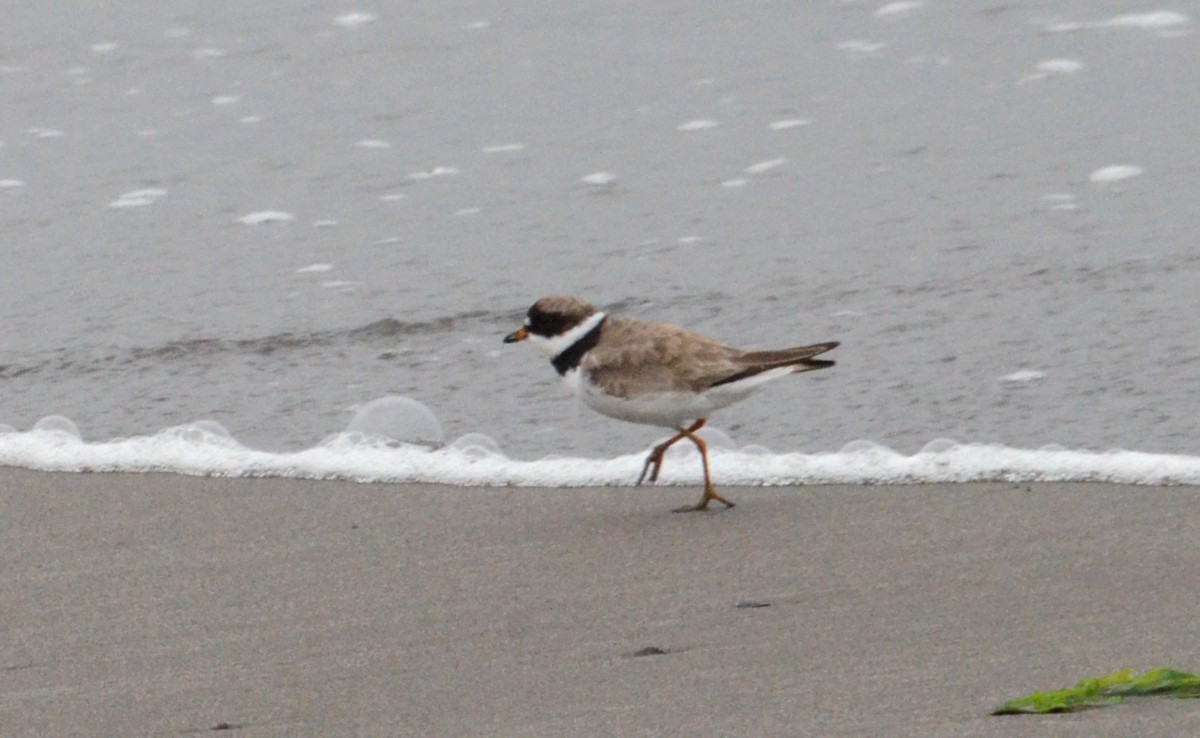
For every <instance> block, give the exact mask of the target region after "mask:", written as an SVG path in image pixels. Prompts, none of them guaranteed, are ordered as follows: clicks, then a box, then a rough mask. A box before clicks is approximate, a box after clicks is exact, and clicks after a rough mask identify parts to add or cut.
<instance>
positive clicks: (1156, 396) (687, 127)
mask: <svg viewBox="0 0 1200 738" xmlns="http://www.w3.org/2000/svg"><path fill="white" fill-rule="evenodd" d="M1187 10H1188V8H1187V7H1185V6H1184V5H1183V4H1176V5H1174V6H1172V5H1167V6H1147V7H1146V8H1145V9H1142V10H1138V9H1134V10H1131V9H1130V8H1129V6H1128V4H1127V3H1115V2H1087V3H1084V2H1070V1H1067V0H1063V1H1061V2H1047V3H1034V4H1028V5H1020V6H1003V5H997V6H987V7H983V6H979V5H978V4H958V3H934V2H928V3H901V4H897V3H891V4H885V3H883V2H878V3H863V2H838V3H822V4H819V6H814V7H809V6H807V5H804V6H802V7H793V6H789V5H787V4H784V5H778V4H755V5H750V6H746V5H744V4H741V5H736V6H734V5H729V4H722V3H711V4H707V5H703V6H701V7H696V6H695V5H694V4H686V5H684V4H662V3H657V4H650V5H648V6H645V7H643V6H640V5H639V6H636V7H635V6H611V5H609V4H604V3H589V4H584V5H582V6H581V5H578V4H575V5H573V6H572V7H571V8H563V7H561V6H560V5H559V4H555V3H549V2H546V3H532V4H528V3H527V4H524V5H523V6H522V7H521V8H513V9H508V10H505V11H504V12H503V13H501V12H500V11H498V10H496V8H494V7H492V6H488V5H483V4H479V5H476V4H472V3H452V4H448V5H447V4H437V5H435V6H429V7H428V8H407V7H406V8H404V9H398V8H397V9H390V8H384V7H379V8H374V9H372V8H363V9H360V11H358V13H357V14H350V11H349V10H347V9H346V8H344V7H342V6H330V5H321V4H313V3H272V4H270V5H269V6H268V5H254V6H253V7H248V8H247V10H246V12H245V13H244V14H242V15H239V14H234V13H229V12H225V11H222V10H220V9H217V8H200V9H194V10H192V11H190V12H183V11H180V10H177V9H171V8H168V7H165V6H163V5H162V4H161V3H148V2H145V3H134V4H131V5H130V6H129V7H128V9H127V11H128V12H125V13H123V14H122V15H121V16H120V17H119V18H118V17H116V16H115V15H114V14H106V13H100V12H99V11H97V12H96V13H95V14H94V15H93V14H92V13H91V12H90V11H87V10H83V11H80V10H79V9H78V8H75V6H72V10H71V12H70V13H66V12H55V11H54V10H53V7H52V6H47V5H45V4H31V5H29V6H27V7H21V8H17V9H12V10H10V11H8V15H9V17H8V18H7V19H6V21H7V22H6V23H5V24H4V29H3V30H0V34H2V36H0V39H2V40H3V45H2V47H3V48H4V56H3V57H0V87H2V89H3V90H4V99H5V103H4V105H0V142H2V144H3V145H2V146H0V184H2V186H0V234H3V238H4V242H5V244H6V248H5V249H3V251H2V253H0V275H3V276H2V277H0V279H2V280H3V285H2V287H3V288H2V289H0V315H3V316H4V330H3V332H2V333H0V423H6V424H8V425H11V426H14V427H16V428H18V429H26V428H29V427H31V426H32V425H33V424H34V423H35V422H36V421H38V420H39V419H40V418H42V417H44V416H47V415H52V414H61V415H64V416H67V417H69V418H70V419H72V420H73V421H74V422H75V423H76V424H77V425H78V427H79V428H80V430H81V433H82V435H83V437H84V438H85V439H87V440H89V441H96V442H102V441H105V440H107V439H111V438H113V437H126V436H140V435H149V434H153V433H155V432H157V431H158V430H160V429H162V428H165V427H168V426H176V425H179V424H183V423H188V422H191V421H196V420H200V419H211V420H215V421H217V422H219V423H221V424H222V425H223V426H224V427H226V428H228V430H229V432H230V434H231V435H232V436H233V437H234V438H236V439H237V440H238V441H240V442H241V443H243V444H246V445H247V446H251V447H254V448H259V449H266V450H271V451H287V450H300V449H304V448H308V447H311V446H313V445H314V444H317V443H318V442H319V441H320V440H321V439H323V438H325V437H327V436H329V435H330V434H334V433H337V432H340V431H342V430H344V429H345V428H346V427H347V425H348V424H349V422H350V420H351V419H352V417H353V415H354V412H355V410H356V409H357V408H358V407H360V406H361V405H363V404H365V403H367V402H368V401H371V400H373V399H376V398H379V397H383V396H387V395H407V396H410V397H413V398H416V399H418V400H420V401H421V402H423V403H425V404H426V405H427V406H428V407H430V408H431V409H432V410H433V412H434V413H435V414H436V415H437V417H438V418H439V419H440V421H441V423H442V425H443V426H444V428H445V431H446V436H447V438H448V439H453V438H455V437H457V436H459V435H462V434H464V433H467V432H471V431H477V432H481V433H484V434H487V435H488V436H490V437H491V438H493V439H495V440H496V442H497V443H498V445H499V447H500V448H501V449H502V450H503V451H504V452H505V453H506V454H508V455H509V456H511V457H513V458H521V459H534V458H539V457H541V456H543V455H546V454H559V455H572V456H588V457H600V458H605V459H612V458H615V457H618V456H621V455H623V454H632V453H634V452H636V451H637V450H639V449H642V448H644V447H645V446H646V445H648V444H649V443H650V442H651V441H653V440H654V439H655V438H657V437H660V436H661V435H662V433H661V432H660V431H658V430H656V429H652V428H643V427H638V426H632V425H626V424H622V423H619V422H617V421H613V420H609V419H607V418H602V417H599V416H596V415H593V414H591V413H590V412H589V411H587V410H586V409H583V408H582V407H580V406H578V405H577V404H576V403H575V401H574V400H573V399H571V398H570V397H568V396H567V395H566V393H565V391H564V390H563V389H562V388H561V387H560V386H559V383H558V380H557V378H556V376H555V375H554V372H553V370H552V369H551V368H550V367H549V366H548V365H547V363H546V361H545V359H544V357H541V356H540V355H536V354H535V352H533V351H527V350H524V349H526V348H527V347H524V346H518V347H512V346H508V347H504V346H502V345H501V343H500V338H501V337H502V336H503V335H504V334H505V333H507V332H508V331H510V330H512V329H513V328H514V327H515V326H516V325H517V324H518V322H519V320H520V316H521V315H522V313H523V312H524V310H525V309H526V308H527V307H528V305H529V304H530V303H531V302H532V301H533V300H534V299H536V298H537V297H540V296H542V295H544V294H552V293H569V294H578V295H581V296H585V297H588V298H590V299H592V300H594V301H596V302H597V303H599V304H602V305H604V306H606V307H608V308H610V309H611V310H613V311H614V312H621V313H626V314H630V315H635V316H638V317H643V318H647V319H652V320H662V321H667V322H672V323H676V324H680V325H684V326H687V327H689V328H692V329H695V330H699V331H702V332H705V333H708V334H711V335H714V336H717V337H719V338H720V339H722V340H724V341H726V342H728V343H730V344H733V345H738V346H744V347H747V348H773V347H782V346H788V345H795V344H801V343H809V342H815V341H819V340H835V339H836V340H840V341H842V342H843V345H842V347H841V348H839V349H838V350H837V351H836V352H835V355H834V358H836V359H837V360H838V362H839V364H838V366H837V367H835V368H834V369H831V370H827V371H823V372H819V373H814V374H810V375H805V376H802V377H796V378H794V379H791V378H789V379H788V380H785V381H780V382H778V383H774V384H773V385H772V386H770V387H768V388H766V389H765V390H764V391H763V392H761V393H759V394H758V395H757V396H755V397H753V398H751V399H750V400H748V401H746V402H744V403H742V404H740V405H737V406H734V407H732V408H729V409H727V410H725V411H724V412H723V413H722V414H720V415H718V416H717V417H716V418H714V420H713V421H712V422H713V423H714V424H715V425H717V426H719V427H720V428H722V429H724V430H725V431H726V432H727V433H729V434H730V435H731V436H733V438H734V439H735V440H736V442H737V445H739V446H742V445H746V444H754V445H760V446H764V447H767V448H769V449H771V450H774V451H777V452H781V453H783V452H821V451H836V450H838V449H840V448H842V447H843V446H844V445H845V444H847V443H848V442H851V441H854V440H856V439H870V440H872V441H875V442H878V443H881V444H886V445H888V446H890V447H892V448H895V449H897V450H898V451H901V452H903V453H905V454H911V453H914V452H916V451H918V450H919V449H921V447H922V446H923V445H924V444H925V443H926V442H928V441H930V440H932V439H935V438H939V437H951V438H956V439H959V440H961V441H966V442H986V443H999V444H1005V445H1007V446H1011V447H1018V448H1038V447H1040V446H1043V445H1045V444H1051V443H1053V444H1061V445H1062V446H1065V447H1068V448H1071V449H1096V450H1102V449H1107V448H1110V447H1118V448H1125V449H1136V450H1140V451H1152V452H1163V453H1174V454H1189V455H1190V454H1196V453H1197V445H1196V437H1195V431H1196V421H1195V418H1196V417H1197V415H1198V414H1200V413H1198V411H1200V383H1197V382H1196V374H1197V371H1198V369H1200V322H1198V321H1197V320H1196V315H1197V314H1198V307H1200V298H1197V285H1200V250H1198V249H1197V246H1196V235H1197V234H1198V233H1200V208H1197V207H1196V206H1195V194H1194V187H1193V179H1194V173H1195V172H1196V171H1200V146H1197V145H1196V143H1195V140H1196V139H1195V135H1194V133H1195V112H1196V110H1197V109H1198V104H1200V92H1198V91H1197V88H1196V85H1195V78H1194V70H1195V69H1196V65H1197V63H1198V62H1200V48H1198V47H1197V42H1196V41H1197V33H1196V30H1197V29H1196V22H1197V19H1196V18H1194V17H1193V18H1189V17H1187V16H1186V15H1185V14H1184V13H1185V12H1186V11H1187Z"/></svg>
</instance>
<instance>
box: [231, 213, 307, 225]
mask: <svg viewBox="0 0 1200 738" xmlns="http://www.w3.org/2000/svg"><path fill="white" fill-rule="evenodd" d="M295 219H296V216H294V215H292V214H291V213H285V212H283V211H282V210H257V211H255V212H253V213H247V214H246V215H243V216H242V217H240V218H238V221H239V222H241V223H244V224H246V225H262V224H263V223H286V222H288V221H290V220H295Z"/></svg>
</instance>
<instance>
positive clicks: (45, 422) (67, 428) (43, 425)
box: [33, 415, 80, 438]
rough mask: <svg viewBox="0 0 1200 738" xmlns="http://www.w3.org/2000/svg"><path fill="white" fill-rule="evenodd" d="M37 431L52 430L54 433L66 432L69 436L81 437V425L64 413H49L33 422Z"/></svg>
mask: <svg viewBox="0 0 1200 738" xmlns="http://www.w3.org/2000/svg"><path fill="white" fill-rule="evenodd" d="M33 429H34V430H35V431H50V432H52V433H65V434H67V435H69V436H74V437H75V438H79V437H80V436H79V426H77V425H75V421H73V420H71V419H70V418H66V417H63V416H62V415H47V416H46V417H44V418H42V419H41V420H39V421H38V422H36V423H34V424H33Z"/></svg>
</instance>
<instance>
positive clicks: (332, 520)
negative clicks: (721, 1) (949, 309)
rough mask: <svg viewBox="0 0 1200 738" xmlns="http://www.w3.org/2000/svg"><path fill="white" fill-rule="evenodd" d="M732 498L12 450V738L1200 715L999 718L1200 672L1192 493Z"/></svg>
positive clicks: (2, 504)
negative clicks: (198, 469)
mask: <svg viewBox="0 0 1200 738" xmlns="http://www.w3.org/2000/svg"><path fill="white" fill-rule="evenodd" d="M724 491H725V492H727V493H728V494H729V495H730V496H731V497H732V499H734V500H736V501H737V502H738V506H737V508H735V509H733V510H730V511H727V512H717V513H709V514H688V515H678V514H672V513H670V512H669V510H670V509H671V508H672V507H673V506H675V505H678V504H682V503H684V502H688V501H691V500H692V498H693V497H695V496H696V490H694V489H690V488H641V489H631V488H610V489H524V488H521V489H517V488H514V489H483V488H446V487H434V486H421V485H378V484H376V485H364V484H354V483H345V482H309V481H297V480H287V479H215V478H195V477H183V476H175V475H165V474H164V475H156V474H145V475H123V474H90V475H89V474H84V475H75V474H45V473H38V472H30V471H25V470H17V469H3V470H0V509H2V513H3V514H2V515H0V526H2V528H0V547H2V550H3V561H4V567H5V576H4V577H3V579H2V580H0V582H2V584H0V586H2V587H3V596H2V598H0V600H2V602H3V617H2V618H0V623H2V625H0V633H2V635H3V639H2V642H3V653H2V655H0V716H2V722H3V725H4V734H5V735H11V736H63V737H65V736H135V735H136V736H143V735H154V736H172V735H191V734H197V733H207V732H209V731H213V730H215V729H223V728H226V727H228V728H229V729H230V731H231V732H230V733H229V734H230V735H245V736H402V735H439V736H465V735H480V736H482V735H504V736H510V735H512V736H561V735H630V736H635V735H636V736H645V735H671V736H674V735H679V736H684V735H690V736H697V735H704V736H710V735H711V736H717V735H730V736H732V735H746V736H749V735H756V736H768V735H770V736H776V735H778V736H797V735H813V736H815V735H880V736H907V735H912V736H918V735H920V736H964V735H996V736H1001V735H1003V736H1015V735H1020V736H1024V735H1045V736H1063V735H1080V736H1082V735H1088V736H1095V735H1111V736H1124V735H1195V734H1198V733H1200V701H1171V700H1148V701H1142V702H1137V701H1134V702H1130V703H1126V704H1123V705H1119V706H1116V707H1111V708H1106V709H1102V710H1093V711H1090V712H1086V713H1080V714H1074V715H1068V716H1050V717H1032V716H1021V717H1006V718H999V717H990V716H989V715H988V710H989V709H990V708H992V707H993V706H995V705H996V704H998V703H1000V702H1002V701H1004V700H1006V699H1010V698H1013V697H1017V696H1020V695H1022V694H1025V693H1027V692H1030V691H1034V690H1038V689H1046V690H1049V689H1057V688H1062V687H1066V686H1069V685H1071V684H1073V683H1074V682H1076V681H1078V680H1079V679H1081V678H1084V677H1088V676H1098V675H1100V674H1103V673H1107V672H1110V671H1113V670H1115V669H1117V668H1121V667H1126V666H1129V667H1133V668H1135V669H1137V670H1139V671H1140V670H1143V669H1148V668H1151V667H1155V666H1171V667H1175V668H1180V669H1184V670H1190V671H1196V670H1200V636H1198V633H1197V628H1196V613H1197V600H1198V595H1197V592H1196V590H1195V587H1194V583H1195V574H1196V572H1197V571H1200V548H1197V546H1196V545H1195V542H1196V541H1197V540H1200V516H1198V515H1197V514H1196V512H1195V511H1196V502H1197V498H1198V494H1200V491H1198V490H1197V489H1196V488H1187V487H1178V488H1148V487H1122V486H1112V485H1090V484H1064V485H1056V484H1035V485H1026V484H1021V485H1013V484H973V485H933V486H897V487H801V488H749V489H741V488H739V489H727V490H724ZM658 651H661V652H662V653H658ZM638 654H645V655H638Z"/></svg>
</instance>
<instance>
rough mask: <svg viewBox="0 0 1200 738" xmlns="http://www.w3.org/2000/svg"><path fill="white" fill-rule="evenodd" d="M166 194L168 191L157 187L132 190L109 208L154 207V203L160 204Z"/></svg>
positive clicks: (114, 201)
mask: <svg viewBox="0 0 1200 738" xmlns="http://www.w3.org/2000/svg"><path fill="white" fill-rule="evenodd" d="M166 194H167V191H166V190H162V189H158V188H156V187H148V188H145V189H141V190H131V191H130V192H126V193H124V194H122V195H121V196H120V197H118V198H117V199H116V200H113V201H112V202H110V203H109V204H108V206H109V207H110V208H117V209H119V208H139V207H145V206H146V205H153V204H154V203H156V202H158V201H159V200H160V199H162V198H163V197H165V196H166Z"/></svg>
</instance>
